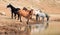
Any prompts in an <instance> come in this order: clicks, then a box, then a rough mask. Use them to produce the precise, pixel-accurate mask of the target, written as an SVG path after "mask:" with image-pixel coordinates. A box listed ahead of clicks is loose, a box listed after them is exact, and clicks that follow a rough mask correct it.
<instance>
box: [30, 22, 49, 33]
mask: <svg viewBox="0 0 60 35" xmlns="http://www.w3.org/2000/svg"><path fill="white" fill-rule="evenodd" d="M29 28H30V29H31V33H34V32H40V31H43V30H45V29H47V28H48V22H42V23H39V24H33V25H29Z"/></svg>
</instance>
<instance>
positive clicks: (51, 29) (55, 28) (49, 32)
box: [31, 21, 60, 35]
mask: <svg viewBox="0 0 60 35" xmlns="http://www.w3.org/2000/svg"><path fill="white" fill-rule="evenodd" d="M37 25H38V26H37ZM35 26H37V27H33V28H34V29H33V28H32V30H31V35H60V22H56V21H50V22H49V25H48V26H47V25H46V23H45V25H42V24H36V25H35Z"/></svg>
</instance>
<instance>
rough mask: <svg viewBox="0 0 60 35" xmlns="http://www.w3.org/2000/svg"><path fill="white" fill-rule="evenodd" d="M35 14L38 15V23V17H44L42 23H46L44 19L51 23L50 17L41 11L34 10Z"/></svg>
mask: <svg viewBox="0 0 60 35" xmlns="http://www.w3.org/2000/svg"><path fill="white" fill-rule="evenodd" d="M33 14H34V15H36V20H37V21H38V17H39V18H40V17H42V21H44V18H45V17H46V18H47V21H49V15H48V14H47V13H43V12H42V11H41V10H34V11H33Z"/></svg>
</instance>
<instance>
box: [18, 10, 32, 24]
mask: <svg viewBox="0 0 60 35" xmlns="http://www.w3.org/2000/svg"><path fill="white" fill-rule="evenodd" d="M18 14H19V15H20V22H21V21H22V20H21V16H23V17H25V18H27V24H28V22H29V19H30V18H31V15H32V14H33V9H31V10H26V11H25V10H23V9H22V10H19V11H18Z"/></svg>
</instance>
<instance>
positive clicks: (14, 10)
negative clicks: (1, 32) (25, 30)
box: [7, 4, 49, 24]
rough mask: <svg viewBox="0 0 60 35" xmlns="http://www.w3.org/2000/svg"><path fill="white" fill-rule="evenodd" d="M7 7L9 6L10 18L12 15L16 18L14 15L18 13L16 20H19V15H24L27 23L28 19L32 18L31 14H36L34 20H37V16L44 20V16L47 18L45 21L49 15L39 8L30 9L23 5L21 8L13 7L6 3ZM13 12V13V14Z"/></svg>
mask: <svg viewBox="0 0 60 35" xmlns="http://www.w3.org/2000/svg"><path fill="white" fill-rule="evenodd" d="M7 8H11V18H12V19H13V17H14V18H15V19H16V15H18V20H19V19H20V22H22V20H21V16H23V17H25V18H26V19H27V22H26V23H27V24H28V23H29V19H32V17H33V16H32V15H35V16H36V21H38V18H40V17H42V20H43V21H44V18H45V17H46V18H47V21H49V15H48V14H46V13H43V12H42V11H41V10H34V9H30V10H28V9H27V8H26V7H23V9H20V8H15V7H14V6H13V5H11V4H9V5H7ZM13 14H14V15H13Z"/></svg>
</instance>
